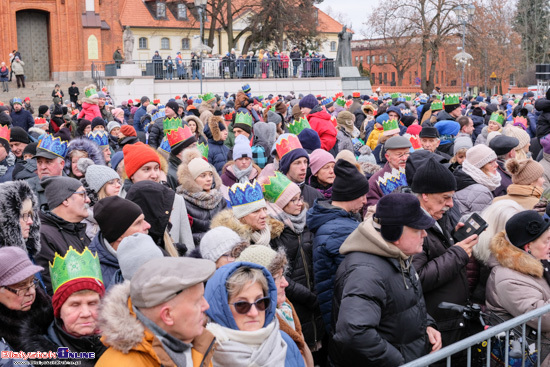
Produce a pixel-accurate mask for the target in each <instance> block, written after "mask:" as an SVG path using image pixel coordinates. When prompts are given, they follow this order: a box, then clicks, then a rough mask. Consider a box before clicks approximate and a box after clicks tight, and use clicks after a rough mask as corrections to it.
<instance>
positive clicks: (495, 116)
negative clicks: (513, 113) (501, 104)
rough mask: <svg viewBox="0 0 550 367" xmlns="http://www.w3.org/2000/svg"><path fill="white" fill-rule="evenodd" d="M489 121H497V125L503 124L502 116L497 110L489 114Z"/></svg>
mask: <svg viewBox="0 0 550 367" xmlns="http://www.w3.org/2000/svg"><path fill="white" fill-rule="evenodd" d="M489 121H494V122H496V123H498V124H499V125H501V126H502V125H503V124H504V116H502V115H501V114H500V113H498V112H493V113H492V114H491V119H490V120H489Z"/></svg>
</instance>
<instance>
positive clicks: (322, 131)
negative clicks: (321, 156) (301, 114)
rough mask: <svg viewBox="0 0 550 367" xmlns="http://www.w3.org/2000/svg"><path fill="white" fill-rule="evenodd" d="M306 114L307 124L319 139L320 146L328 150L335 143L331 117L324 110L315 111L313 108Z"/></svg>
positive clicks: (334, 131)
mask: <svg viewBox="0 0 550 367" xmlns="http://www.w3.org/2000/svg"><path fill="white" fill-rule="evenodd" d="M313 111H316V112H313ZM311 112H312V113H310V114H309V115H307V120H308V121H309V125H310V126H311V128H312V129H313V130H315V131H317V134H319V139H321V148H322V149H324V150H326V151H327V152H329V151H330V150H331V149H332V148H333V147H334V145H335V144H336V134H337V131H336V128H335V127H334V125H335V124H334V123H333V122H332V117H331V116H330V114H329V113H328V112H326V111H325V110H322V109H321V110H320V111H317V110H316V109H315V108H314V109H313V110H312V111H311Z"/></svg>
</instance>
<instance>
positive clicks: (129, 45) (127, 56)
mask: <svg viewBox="0 0 550 367" xmlns="http://www.w3.org/2000/svg"><path fill="white" fill-rule="evenodd" d="M122 40H123V41H124V60H125V61H124V63H125V64H133V63H134V62H133V59H132V52H133V51H134V42H135V40H134V32H132V31H131V30H130V27H128V26H126V27H125V28H124V33H123V34H122Z"/></svg>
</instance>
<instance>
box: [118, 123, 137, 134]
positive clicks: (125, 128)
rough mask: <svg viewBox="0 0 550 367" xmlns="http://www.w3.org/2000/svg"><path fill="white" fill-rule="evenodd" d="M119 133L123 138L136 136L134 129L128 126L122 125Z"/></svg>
mask: <svg viewBox="0 0 550 367" xmlns="http://www.w3.org/2000/svg"><path fill="white" fill-rule="evenodd" d="M120 132H121V133H122V135H124V136H137V133H136V129H134V127H133V126H130V125H123V126H122V127H121V128H120Z"/></svg>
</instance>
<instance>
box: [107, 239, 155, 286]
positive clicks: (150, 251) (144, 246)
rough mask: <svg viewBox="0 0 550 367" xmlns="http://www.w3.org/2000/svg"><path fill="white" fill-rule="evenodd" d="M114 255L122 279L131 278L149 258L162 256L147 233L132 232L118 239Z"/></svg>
mask: <svg viewBox="0 0 550 367" xmlns="http://www.w3.org/2000/svg"><path fill="white" fill-rule="evenodd" d="M116 257H117V260H118V266H119V267H120V271H121V272H122V277H123V278H124V280H132V277H133V276H134V274H135V273H136V271H137V270H138V269H139V268H140V267H141V265H143V264H145V263H146V262H148V261H149V260H151V259H158V258H161V257H164V255H163V254H162V251H161V249H160V248H159V247H158V246H157V245H156V244H155V242H154V241H153V239H152V238H151V237H150V236H149V235H146V234H144V233H134V234H133V235H131V236H128V237H124V238H123V239H122V241H120V244H119V245H118V248H117V250H116Z"/></svg>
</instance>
